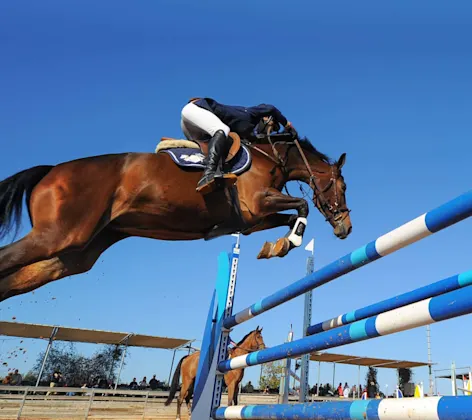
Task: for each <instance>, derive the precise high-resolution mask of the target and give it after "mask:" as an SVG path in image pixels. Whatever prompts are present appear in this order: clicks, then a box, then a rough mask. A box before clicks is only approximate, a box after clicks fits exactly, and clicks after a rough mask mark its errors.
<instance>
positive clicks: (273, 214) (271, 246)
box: [254, 189, 308, 259]
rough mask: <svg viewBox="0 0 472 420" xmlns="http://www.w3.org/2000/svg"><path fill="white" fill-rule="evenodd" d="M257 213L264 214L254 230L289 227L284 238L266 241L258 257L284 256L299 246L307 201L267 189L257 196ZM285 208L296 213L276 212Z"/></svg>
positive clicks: (306, 213) (305, 223) (303, 228)
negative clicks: (273, 241)
mask: <svg viewBox="0 0 472 420" xmlns="http://www.w3.org/2000/svg"><path fill="white" fill-rule="evenodd" d="M257 208H258V210H259V214H262V215H266V216H265V217H264V218H263V220H262V222H261V224H260V225H259V226H255V229H254V231H256V230H263V229H270V228H273V227H278V226H289V227H290V228H291V229H290V231H289V232H288V234H287V235H286V236H285V237H284V238H280V239H278V240H277V241H276V242H275V243H272V242H266V243H265V244H264V246H263V247H262V249H261V251H260V252H259V255H258V256H257V258H258V259H263V258H272V257H284V256H285V255H287V254H288V252H289V251H290V250H291V249H293V248H295V247H299V246H300V245H301V244H302V242H303V233H304V232H305V228H306V225H307V216H308V203H307V202H306V200H304V199H303V198H297V197H290V196H288V195H284V194H282V193H281V192H280V191H278V190H276V189H269V190H267V191H265V192H263V193H261V194H260V195H259V197H258V205H257ZM286 210H296V211H297V214H296V215H294V214H293V215H290V214H278V212H281V211H286Z"/></svg>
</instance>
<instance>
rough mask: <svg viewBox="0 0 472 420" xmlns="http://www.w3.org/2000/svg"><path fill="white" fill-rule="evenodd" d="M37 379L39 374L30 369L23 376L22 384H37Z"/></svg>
mask: <svg viewBox="0 0 472 420" xmlns="http://www.w3.org/2000/svg"><path fill="white" fill-rule="evenodd" d="M37 379H38V375H37V374H36V373H35V372H33V371H31V370H30V371H29V372H28V373H26V375H25V376H23V382H22V385H36V381H37Z"/></svg>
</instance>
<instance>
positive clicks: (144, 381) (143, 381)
mask: <svg viewBox="0 0 472 420" xmlns="http://www.w3.org/2000/svg"><path fill="white" fill-rule="evenodd" d="M147 386H148V384H147V380H146V377H144V378H143V380H142V381H141V382H140V383H139V389H146V388H147Z"/></svg>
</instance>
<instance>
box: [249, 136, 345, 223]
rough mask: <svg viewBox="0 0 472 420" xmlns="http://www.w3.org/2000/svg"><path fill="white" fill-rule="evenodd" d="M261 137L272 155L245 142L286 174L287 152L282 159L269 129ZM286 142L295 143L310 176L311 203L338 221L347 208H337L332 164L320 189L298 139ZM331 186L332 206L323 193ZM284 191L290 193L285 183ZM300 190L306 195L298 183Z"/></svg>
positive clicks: (328, 217)
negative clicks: (332, 190) (332, 188)
mask: <svg viewBox="0 0 472 420" xmlns="http://www.w3.org/2000/svg"><path fill="white" fill-rule="evenodd" d="M263 137H265V138H267V141H268V142H269V144H270V146H271V148H272V153H273V155H274V156H271V155H270V154H269V153H267V152H265V151H264V150H261V149H260V148H259V147H257V146H256V145H253V144H251V143H249V142H248V143H247V145H248V146H249V147H250V148H252V149H254V150H257V151H258V152H259V153H261V154H262V155H264V156H265V157H267V158H268V159H270V160H271V161H272V162H274V163H275V164H276V166H277V167H279V168H280V169H281V170H282V172H283V173H284V175H286V174H287V169H286V163H287V158H288V153H287V157H286V158H285V159H282V157H281V156H280V153H279V152H278V150H277V148H276V144H277V142H275V143H274V142H273V141H272V139H271V135H270V131H268V133H267V135H265V136H263ZM287 143H288V144H290V145H295V146H296V147H297V150H298V153H299V154H300V157H301V158H302V161H303V164H304V165H305V168H306V170H307V171H308V174H309V176H310V180H309V183H308V185H309V186H310V188H311V189H312V190H313V197H312V201H313V203H314V204H315V205H316V207H318V209H319V210H320V211H321V213H322V214H323V216H324V217H325V219H326V220H327V221H330V220H331V219H333V220H334V221H335V222H337V221H339V220H340V219H341V218H342V214H343V213H345V212H349V210H348V209H339V198H338V190H337V188H336V176H335V173H334V167H333V165H331V177H330V180H329V182H328V184H327V185H326V186H325V187H324V188H322V189H321V188H319V187H318V185H317V183H316V176H315V174H314V172H313V170H312V169H311V167H310V164H309V162H308V159H307V158H306V155H305V152H304V151H303V149H302V147H301V145H300V142H299V141H298V139H294V140H293V142H287ZM333 186H334V207H333V206H332V205H331V204H330V202H329V200H327V199H326V197H325V193H326V192H327V191H329V189H330V188H331V187H333ZM285 191H286V192H287V194H288V195H290V194H289V192H288V189H287V186H286V185H285ZM300 191H301V192H302V194H303V195H304V196H305V197H306V196H307V195H308V194H306V193H305V192H304V190H303V188H302V187H301V185H300ZM327 211H329V212H330V213H331V215H328V213H327Z"/></svg>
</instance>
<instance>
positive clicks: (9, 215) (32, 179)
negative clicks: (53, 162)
mask: <svg viewBox="0 0 472 420" xmlns="http://www.w3.org/2000/svg"><path fill="white" fill-rule="evenodd" d="M53 167H54V166H35V167H34V168H30V169H26V170H24V171H21V172H18V173H17V174H15V175H12V176H11V177H9V178H7V179H5V180H3V181H1V182H0V239H2V238H4V237H5V236H6V235H8V234H9V233H10V231H11V230H12V228H13V227H14V229H15V235H16V234H17V233H18V228H19V226H20V222H21V213H22V210H23V195H25V197H26V206H27V207H28V208H29V200H30V197H31V192H32V191H33V189H34V187H35V186H36V185H37V184H38V183H39V181H41V180H42V179H43V178H44V177H45V176H46V175H47V174H48V173H49V171H50V170H51V169H52V168H53ZM30 220H31V217H30Z"/></svg>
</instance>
